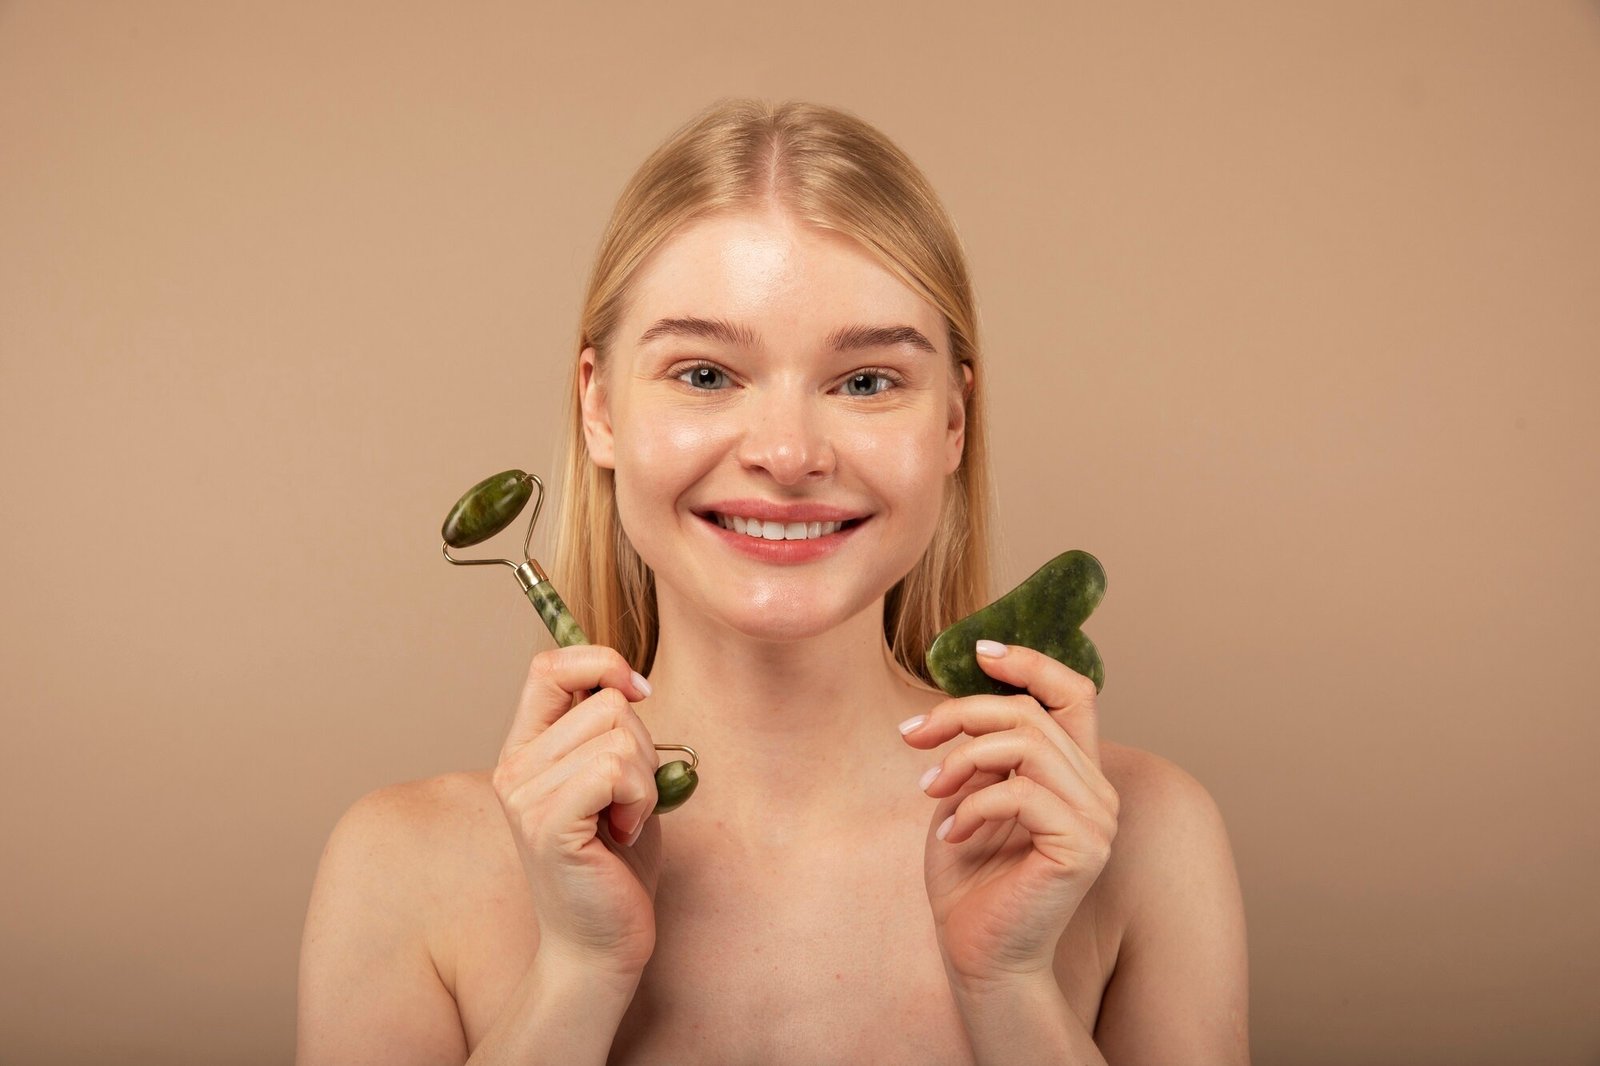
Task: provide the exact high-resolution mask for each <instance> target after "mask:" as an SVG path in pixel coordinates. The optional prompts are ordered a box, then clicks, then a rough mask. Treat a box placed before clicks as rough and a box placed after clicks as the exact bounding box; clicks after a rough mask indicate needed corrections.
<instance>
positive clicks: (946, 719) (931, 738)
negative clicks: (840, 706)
mask: <svg viewBox="0 0 1600 1066" xmlns="http://www.w3.org/2000/svg"><path fill="white" fill-rule="evenodd" d="M1023 725H1031V726H1033V727H1034V728H1036V729H1038V730H1039V732H1041V733H1043V734H1044V735H1045V736H1046V737H1048V738H1049V740H1050V742H1051V743H1052V744H1054V745H1055V746H1056V747H1057V748H1059V749H1060V750H1061V751H1062V752H1063V753H1064V754H1065V755H1066V756H1067V758H1068V759H1069V760H1070V761H1071V762H1072V765H1073V766H1075V767H1076V768H1077V769H1078V771H1079V773H1082V774H1083V775H1084V776H1085V777H1089V778H1091V779H1093V778H1094V777H1096V776H1099V775H1100V770H1099V767H1097V766H1095V764H1094V763H1093V762H1092V761H1090V759H1089V756H1088V755H1087V754H1085V753H1084V752H1083V751H1082V750H1081V749H1080V748H1079V747H1078V744H1077V742H1076V741H1075V740H1073V739H1072V736H1071V734H1069V733H1068V732H1067V731H1066V730H1065V729H1063V728H1062V727H1061V725H1060V723H1058V722H1056V721H1055V720H1054V719H1053V718H1051V717H1050V715H1049V714H1047V713H1046V712H1045V709H1044V708H1043V707H1041V706H1039V701H1038V700H1036V699H1034V698H1033V697H1032V696H1030V695H1028V694H1027V693H1020V694H1018V695H1015V696H988V695H984V696H961V697H958V698H956V699H951V700H945V701H944V702H943V703H940V704H937V705H936V706H935V707H934V708H933V710H931V711H929V712H928V713H927V715H926V720H925V721H923V722H922V723H921V724H920V725H918V726H916V727H915V728H913V729H910V730H908V731H907V732H906V733H905V734H904V736H905V739H906V743H908V744H910V745H911V746H912V747H914V748H936V747H938V746H939V745H940V744H943V743H945V742H946V741H948V740H950V739H951V738H952V737H955V736H959V735H960V734H962V733H966V734H968V735H969V736H974V737H976V736H982V735H984V734H985V733H998V732H1000V731H1002V730H1006V729H1015V728H1017V727H1018V726H1023Z"/></svg>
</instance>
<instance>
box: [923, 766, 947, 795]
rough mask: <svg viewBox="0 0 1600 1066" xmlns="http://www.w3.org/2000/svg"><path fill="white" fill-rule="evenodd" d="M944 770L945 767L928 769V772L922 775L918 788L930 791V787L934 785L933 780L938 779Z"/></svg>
mask: <svg viewBox="0 0 1600 1066" xmlns="http://www.w3.org/2000/svg"><path fill="white" fill-rule="evenodd" d="M943 769H944V767H943V766H930V767H928V772H927V773H925V774H923V775H922V780H921V781H918V782H917V787H918V788H920V789H922V791H924V792H926V791H928V786H929V785H931V784H933V779H934V778H936V777H938V776H939V771H940V770H943Z"/></svg>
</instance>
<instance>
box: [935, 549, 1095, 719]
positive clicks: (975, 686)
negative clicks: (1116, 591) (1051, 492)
mask: <svg viewBox="0 0 1600 1066" xmlns="http://www.w3.org/2000/svg"><path fill="white" fill-rule="evenodd" d="M1105 594H1106V571H1105V567H1103V566H1101V565H1100V560H1099V559H1096V558H1095V557H1094V556H1092V555H1090V554H1089V553H1088V552H1085V551H1077V550H1076V549H1074V550H1073V551H1069V552H1063V553H1061V554H1060V555H1058V556H1056V557H1055V558H1054V559H1051V560H1050V561H1049V562H1048V563H1045V564H1044V565H1043V566H1041V567H1040V568H1039V569H1038V570H1036V571H1034V574H1033V576H1032V577H1030V578H1028V580H1026V581H1024V582H1023V583H1022V584H1020V585H1018V586H1017V587H1016V588H1014V589H1012V590H1011V591H1010V592H1008V593H1006V594H1005V595H1004V596H1001V597H1000V598H999V599H998V600H995V601H994V602H993V603H991V604H990V605H989V606H987V607H985V608H983V609H982V610H981V611H975V612H974V613H972V614H969V615H967V617H965V618H963V619H962V620H961V621H959V622H957V623H956V624H955V625H953V626H951V627H950V628H949V629H946V630H945V631H944V632H943V633H940V634H939V635H938V637H936V638H935V639H934V642H933V644H932V645H930V646H929V648H928V654H927V663H928V673H930V674H931V675H933V680H934V683H935V684H937V685H938V686H939V687H940V688H942V689H944V691H945V692H947V693H949V694H950V695H952V696H976V695H980V694H992V695H996V696H1011V695H1015V694H1016V693H1019V692H1022V691H1024V690H1023V689H1020V688H1018V687H1017V686H1015V685H1008V684H1006V683H1005V682H1004V681H998V680H996V679H995V678H992V677H990V676H989V675H988V674H986V673H984V672H983V668H982V667H980V666H979V665H978V656H977V652H976V650H975V649H974V646H975V645H976V644H977V642H978V641H980V640H993V641H998V642H999V643H1001V644H1017V645H1021V646H1023V647H1028V648H1033V649H1034V650H1035V651H1040V652H1043V653H1044V654H1046V655H1048V656H1050V658H1052V659H1055V660H1057V661H1059V662H1062V663H1065V664H1066V665H1067V666H1069V667H1071V668H1072V669H1074V670H1076V671H1077V672H1078V673H1080V674H1082V675H1083V676H1084V677H1087V678H1088V679H1089V680H1091V681H1093V682H1094V689H1095V691H1096V692H1099V691H1100V687H1101V686H1102V685H1103V684H1105V679H1106V670H1105V664H1103V663H1102V662H1101V661H1100V653H1099V652H1098V651H1096V650H1095V646H1094V642H1093V641H1091V640H1090V639H1089V638H1088V637H1086V636H1084V635H1083V630H1082V629H1080V628H1078V627H1079V626H1081V625H1083V623H1084V621H1085V620H1086V619H1087V618H1088V617H1089V615H1090V613H1091V612H1093V611H1094V609H1095V608H1096V607H1097V606H1099V604H1100V600H1101V599H1102V598H1104V596H1105Z"/></svg>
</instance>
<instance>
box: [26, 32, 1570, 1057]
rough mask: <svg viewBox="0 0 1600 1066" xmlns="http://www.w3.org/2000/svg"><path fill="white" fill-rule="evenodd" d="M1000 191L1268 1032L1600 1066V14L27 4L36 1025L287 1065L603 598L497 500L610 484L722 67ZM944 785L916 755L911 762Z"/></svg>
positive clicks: (1018, 565) (1129, 737)
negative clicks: (344, 858) (328, 918)
mask: <svg viewBox="0 0 1600 1066" xmlns="http://www.w3.org/2000/svg"><path fill="white" fill-rule="evenodd" d="M727 95H758V96H765V97H772V98H779V99H782V98H791V97H798V98H803V99H812V100H817V101H821V102H826V103H832V104H836V105H839V106H843V107H846V108H848V109H850V110H853V111H855V112H857V113H858V114H860V115H862V116H863V117H864V118H866V119H868V120H869V121H871V122H874V123H875V124H877V125H878V126H879V127H880V128H882V129H883V130H884V131H885V132H886V133H888V134H889V135H890V136H891V137H893V138H894V139H895V140H897V141H898V142H899V143H900V144H901V145H902V146H903V147H904V148H905V149H906V150H907V151H908V152H909V153H910V154H911V155H912V157H913V158H915V159H916V160H917V161H918V162H919V163H920V164H921V165H922V166H923V167H924V169H925V170H926V172H927V174H928V175H929V177H930V178H931V180H932V181H933V183H934V185H935V186H936V187H937V188H938V189H939V190H940V192H941V194H942V195H943V197H944V198H945V201H946V203H947V206H948V207H949V209H950V211H951V213H952V215H953V216H954V218H955V219H956V222H957V224H958V226H959V228H960V232H961V235H962V238H963V240H964V241H965V243H966V247H967V249H968V251H969V252H970V255H971V259H972V265H973V268H974V271H975V275H976V281H977V284H978V290H979V296H980V300H981V306H982V325H983V329H984V336H983V340H984V341H985V343H986V346H987V352H988V357H989V358H990V359H991V360H992V366H993V382H994V390H993V396H992V400H993V408H992V409H993V412H994V416H995V417H994V423H993V424H994V431H993V445H994V459H995V464H996V468H997V475H998V494H999V500H998V502H999V512H1000V514H1001V515H1002V516H1003V523H1002V534H1003V539H1002V543H1001V549H1002V551H1001V555H1000V558H999V560H998V574H997V577H998V579H999V580H1000V581H1001V582H1003V583H1004V584H1005V585H1007V586H1008V585H1009V584H1010V583H1012V582H1014V581H1016V580H1020V578H1021V577H1023V576H1026V574H1027V573H1029V572H1031V570H1032V569H1033V568H1034V567H1036V566H1037V565H1039V564H1040V563H1041V562H1043V561H1044V560H1045V559H1047V558H1048V557H1050V556H1051V555H1053V554H1055V553H1056V552H1058V551H1060V550H1064V549H1065V548H1068V547H1081V548H1086V549H1089V550H1091V551H1093V552H1094V553H1095V554H1096V555H1098V556H1099V557H1100V558H1101V559H1102V560H1103V561H1104V563H1105V564H1106V568H1107V571H1108V573H1109V575H1110V590H1109V594H1108V597H1107V599H1106V601H1105V603H1104V605H1103V606H1102V607H1101V609H1100V610H1099V611H1098V612H1097V613H1096V615H1095V617H1094V619H1093V621H1092V622H1091V623H1090V631H1091V633H1092V634H1093V636H1094V637H1095V639H1096V641H1097V642H1098V643H1099V644H1100V646H1101V648H1102V649H1103V651H1104V653H1105V657H1106V660H1107V663H1108V683H1107V686H1106V689H1105V693H1104V696H1103V708H1104V730H1105V732H1106V734H1107V735H1109V736H1111V737H1113V738H1115V739H1118V740H1121V741H1124V742H1127V743H1131V744H1135V745H1138V746H1141V747H1145V748H1148V749H1150V750H1153V751H1156V752H1160V753H1161V754H1163V755H1166V756H1167V757H1169V758H1171V759H1173V760H1175V761H1177V762H1178V763H1179V764H1181V765H1182V766H1184V767H1186V768H1187V769H1188V770H1189V771H1190V772H1192V773H1193V774H1195V775H1196V776H1197V777H1199V778H1200V779H1201V780H1202V781H1203V782H1204V783H1205V784H1206V785H1207V786H1208V787H1209V788H1210V790H1211V792H1212V793H1213V795H1214V796H1215V797H1216V798H1217V800H1218V802H1219V803H1220V805H1221V807H1222V809H1223V811H1224V813H1225V814H1226V816H1227V819H1228V823H1229V826H1230V829H1231V833H1232V838H1233V843H1234V847H1235V851H1236V856H1237V860H1238V865H1239V870H1240V874H1241V877H1242V880H1243V886H1244V894H1245V902H1246V906H1247V909H1248V919H1249V928H1250V959H1251V977H1252V993H1253V996H1252V1031H1253V1041H1254V1050H1255V1053H1256V1061H1257V1062H1259V1063H1294V1064H1301V1063H1305V1064H1318V1063H1329V1064H1332V1063H1354V1062H1360V1063H1435V1062H1437V1063H1444V1062H1449V1063H1462V1064H1468V1063H1506V1062H1519V1063H1532V1062H1539V1063H1585V1064H1592V1063H1594V1062H1596V1061H1597V1060H1600V1011H1597V1010H1596V1004H1597V1000H1600V906H1597V903H1596V901H1597V899H1600V827H1597V820H1596V818H1595V812H1596V811H1597V810H1600V778H1597V775H1596V774H1595V772H1594V766H1595V759H1596V753H1597V741H1600V730H1597V726H1596V710H1597V707H1596V689H1597V686H1596V681H1595V669H1594V661H1595V654H1596V640H1597V638H1600V621H1597V617H1596V616H1597V608H1596V603H1597V597H1600V562H1597V559H1596V551H1595V548H1596V541H1597V534H1600V513H1597V505H1596V486H1597V485H1600V425H1597V420H1596V418H1595V416H1594V411H1595V409H1596V406H1597V404H1600V368H1597V355H1600V312H1597V305H1600V299H1597V296H1600V206H1597V205H1600V200H1597V190H1600V7H1597V6H1596V5H1595V4H1592V3H1577V2H1555V0H1548V2H1540V3H1514V2H1506V3H1483V2H1461V3H1405V4H1394V3H1388V2H1383V3H1376V2H1374V3H1338V4H1335V3H1321V4H1308V3H1298V4H1280V3H1273V2H1266V0H1263V2H1258V3H1237V2H1235V3H1226V4H1211V5H1163V6H1162V7H1161V8H1160V9H1159V10H1158V9H1157V8H1155V7H1153V6H1133V5H1129V6H1122V5H1105V4H1098V3H1077V4H1071V5H1057V4H1043V3H1041V4H1038V5H1036V6H1016V7H1009V8H1008V7H1004V6H1002V7H999V8H995V9H992V10H990V11H988V12H986V13H983V14H978V13H976V12H974V11H973V10H971V9H970V7H969V6H968V5H963V4H950V5H947V6H941V7H935V8H927V7H926V6H924V5H910V4H904V5H902V4H888V3H861V2H857V0H850V2H826V3H820V4H818V3H808V4H805V5H799V6H794V7H790V8H787V9H785V10H784V11H783V12H782V13H778V12H777V11H767V10H765V9H764V6H763V5H750V4H744V3H738V4H735V3H726V4H715V3H709V2H700V3H694V4H645V3H634V2H613V3H610V4H605V5H585V4H562V5H555V4H549V5H539V6H512V5H500V4H486V3H475V4H470V5H465V4H460V5H454V4H442V3H441V4H435V5H418V4H410V5H394V4H391V3H369V4H352V3H334V4H320V3H283V2H274V3H259V4H239V3H233V4H211V3H189V4H173V3H156V2H140V3H103V4H87V3H8V4H3V5H0V349H3V362H0V471H3V474H4V498H5V500H6V514H5V521H4V523H3V526H0V528H3V533H0V537H3V540H0V549H3V550H0V560H3V562H0V567H3V568H4V570H3V575H0V580H3V585H0V589H3V603H4V608H3V613H0V627H3V628H0V678H3V686H4V687H3V699H4V703H3V706H4V713H5V726H6V729H5V733H6V738H5V740H4V742H3V743H0V834H3V837H0V841H3V847H4V853H3V863H4V871H5V872H4V874H3V876H0V938H3V940H0V982H3V986H0V1059H3V1060H4V1061H5V1062H8V1063H9V1062H17V1063H51V1064H56V1063H89V1062H119V1063H156V1062H160V1063H268V1062H282V1061H286V1060H287V1059H288V1058H289V1057H290V1055H291V1054H292V1047H293V1035H294V996H295V967H296V959H297V954H298V947H299V936H300V930H301V925H302V922H303V919H304V914H305V907H306V902H307V896H308V892H309V889H310V884H311V878H312V874H313V872H314V870H315V866H316V862H317V859H318V855H319V852H320V850H321V847H322V845H323V842H324V840H325V839H326V836H327V833H328V831H329V829H330V828H331V827H332V825H333V822H334V820H335V819H336V818H337V817H338V815H339V814H340V812H342V811H343V810H344V809H345V807H346V806H348V805H349V804H350V803H351V802H352V801H353V800H354V799H355V798H356V797H358V796H359V795H361V794H362V793H364V792H366V791H368V790H370V789H372V788H375V787H377V786H379V785H382V784H385V783H389V782H393V781H399V780H405V779H409V778H414V777H422V776H427V775H432V774H436V773H440V772H443V771H446V770H451V769H462V768H469V767H481V766H487V765H491V764H492V762H493V759H494V754H495V751H496V750H497V748H498V745H499V743H500V740H501V738H502V736H503V731H504V729H505V727H506V725H507V723H508V721H509V715H510V712H511V708H512V706H513V703H514V699H515V695H516V692H517V689H518V686H519V683H520V681H521V678H522V675H523V673H524V671H525V669H526V666H527V661H528V658H529V656H530V655H531V654H532V652H533V651H534V650H536V649H537V648H538V647H543V646H545V642H546V641H547V640H548V638H547V637H546V636H545V634H544V633H543V630H542V629H541V628H540V627H539V624H538V622H537V619H536V618H535V616H534V613H533V611H532V610H531V609H529V607H528V605H527V603H526V602H525V600H523V598H522V597H520V596H519V595H518V594H517V590H516V588H515V585H514V583H513V582H512V580H511V578H510V576H509V575H508V574H503V573H501V572H500V571H498V570H493V571H489V570H458V569H455V568H452V567H450V566H448V565H447V564H446V563H445V562H444V561H443V560H442V559H441V557H440V555H439V541H438V528H439V523H440V520H441V519H442V518H443V515H444V511H445V510H446V509H447V507H448V506H449V504H450V503H451V502H452V501H453V500H454V498H455V497H456V495H457V494H458V493H459V492H460V491H461V490H462V489H464V488H465V487H466V486H467V485H469V484H471V483H472V482H474V481H476V480H478V479H479V478H480V477H482V476H484V475H486V474H488V473H490V472H493V471H495V470H499V469H502V468H505V467H509V466H525V467H527V468H530V469H544V470H550V469H552V463H551V456H552V454H553V452H554V449H555V447H556V429H557V427H558V424H559V421H560V411H561V406H560V403H559V393H560V391H561V389H562V387H563V386H564V383H565V380H566V374H567V361H568V358H569V353H570V352H571V350H572V341H573V339H574V336H575V331H576V322H577V312H578V303H579V299H580V297H581V292H582V284H583V281H584V277H585V274H586V272H587V270H588V267H589V263H590V259H591V256H592V254H593V252H594V249H595V247H596V244H597V241H598V238H599V235H600V231H601V227H602V226H603V224H604V222H605V220H606V217H607V215H608V213H609V211H610V208H611V205H612V203H613V201H614V199H615V197H616V195H617V194H618V192H619V191H620V190H621V187H622V184H623V183H624V181H625V180H626V179H627V177H628V176H629V174H631V172H632V171H633V169H634V168H635V167H636V166H637V165H638V163H639V162H640V161H642V160H643V158H644V156H645V155H646V154H647V153H648V152H649V150H650V149H651V148H653V147H654V146H655V145H656V144H657V143H659V141H660V140H661V139H662V138H664V137H665V136H666V135H667V134H668V133H669V132H670V131H671V130H672V129H673V128H674V127H675V126H676V125H677V124H678V123H680V122H682V121H683V120H685V119H686V118H687V117H688V116H689V115H690V114H692V113H693V112H694V111H695V110H697V109H698V108H700V107H702V106H704V105H705V104H707V103H709V102H711V101H712V100H713V99H716V98H718V97H721V96H727ZM908 787H911V786H910V784H909V783H908Z"/></svg>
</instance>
